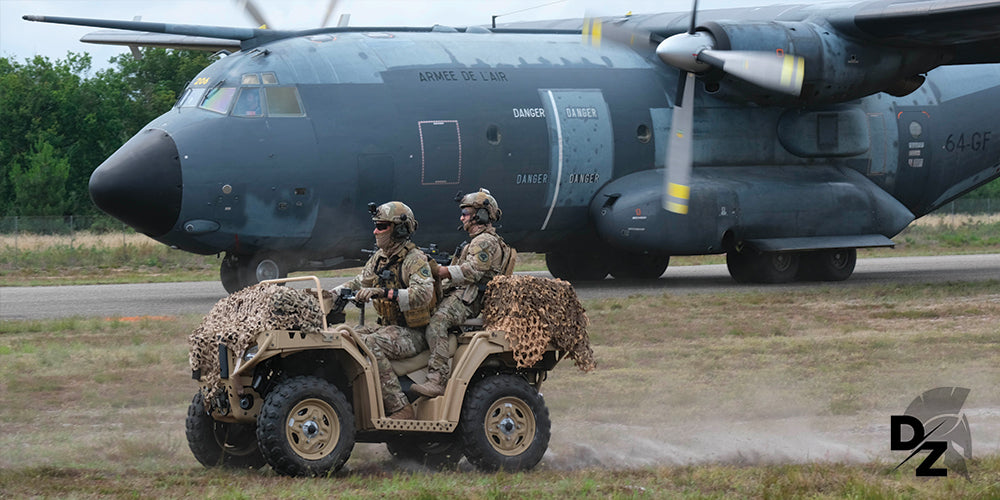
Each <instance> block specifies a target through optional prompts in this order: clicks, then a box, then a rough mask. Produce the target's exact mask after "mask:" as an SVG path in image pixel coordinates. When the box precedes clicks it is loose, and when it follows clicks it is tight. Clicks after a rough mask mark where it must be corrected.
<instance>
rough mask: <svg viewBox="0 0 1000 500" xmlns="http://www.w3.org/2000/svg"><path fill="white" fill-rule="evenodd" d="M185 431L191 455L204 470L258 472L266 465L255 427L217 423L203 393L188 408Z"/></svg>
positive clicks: (195, 396)
mask: <svg viewBox="0 0 1000 500" xmlns="http://www.w3.org/2000/svg"><path fill="white" fill-rule="evenodd" d="M184 430H185V434H187V441H188V447H189V448H191V453H193V454H194V458H196V459H197V460H198V462H200V463H201V464H202V465H204V466H205V467H209V468H211V467H225V468H230V469H259V468H260V467H263V466H264V465H266V464H267V461H266V460H264V455H262V454H261V452H260V448H258V446H257V435H256V434H255V433H254V426H253V425H249V424H233V423H229V422H219V421H217V420H215V419H214V418H212V416H211V415H209V414H208V412H207V411H206V410H205V398H204V396H203V395H202V394H201V391H198V392H197V393H196V394H195V395H194V398H193V399H192V400H191V405H190V406H188V415H187V420H186V421H185V422H184Z"/></svg>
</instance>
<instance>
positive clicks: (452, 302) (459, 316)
mask: <svg viewBox="0 0 1000 500" xmlns="http://www.w3.org/2000/svg"><path fill="white" fill-rule="evenodd" d="M476 309H478V308H477V307H474V306H470V305H469V304H466V303H465V302H463V301H462V299H460V298H459V297H458V294H454V293H453V294H451V295H449V296H447V297H445V298H444V300H442V301H441V303H440V304H439V305H438V308H437V310H435V311H434V315H433V316H431V322H430V323H429V324H428V325H427V332H426V337H427V345H428V346H429V347H430V349H431V357H430V359H429V360H427V371H428V374H427V377H428V378H429V379H431V380H434V379H437V381H438V382H439V383H440V384H441V385H444V384H445V383H447V382H448V377H449V376H451V364H450V362H449V361H450V360H451V353H450V352H448V329H449V328H451V327H453V326H458V325H461V324H462V322H464V321H465V320H466V319H468V318H474V317H476V315H477V314H479V311H477V310H476Z"/></svg>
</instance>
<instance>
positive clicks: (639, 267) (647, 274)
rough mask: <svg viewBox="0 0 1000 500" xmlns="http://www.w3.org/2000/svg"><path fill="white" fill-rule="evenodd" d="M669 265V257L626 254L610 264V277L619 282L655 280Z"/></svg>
mask: <svg viewBox="0 0 1000 500" xmlns="http://www.w3.org/2000/svg"><path fill="white" fill-rule="evenodd" d="M669 265H670V256H669V255H628V254H626V255H622V256H621V257H620V258H618V259H616V260H614V261H612V262H611V276H614V278H615V279H619V280H655V279H658V278H659V277H660V276H662V275H663V273H664V271H666V270H667V266H669Z"/></svg>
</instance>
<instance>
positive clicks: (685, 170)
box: [583, 0, 805, 214]
mask: <svg viewBox="0 0 1000 500" xmlns="http://www.w3.org/2000/svg"><path fill="white" fill-rule="evenodd" d="M697 15H698V0H694V4H693V6H692V7H691V23H690V25H689V27H688V30H687V32H685V33H678V34H676V35H673V36H670V37H668V38H666V39H665V40H663V41H661V42H659V43H658V44H657V45H656V55H657V56H658V57H659V58H660V60H661V61H663V62H664V63H666V64H668V65H670V66H673V67H675V68H677V69H678V70H680V75H679V78H678V85H677V94H676V96H675V99H674V111H673V118H672V121H671V132H670V138H669V140H668V143H667V146H668V147H667V157H666V159H665V161H664V165H665V166H666V175H665V177H664V191H663V193H664V195H663V208H664V209H665V210H669V211H671V212H674V213H677V214H687V213H688V202H689V201H690V198H691V185H690V183H691V170H692V148H693V142H692V141H693V134H692V126H693V122H694V86H695V75H696V74H698V73H704V72H705V71H708V70H709V69H711V68H718V69H720V70H722V72H724V73H725V74H727V75H729V76H731V77H733V78H738V79H740V80H743V81H746V82H749V83H752V84H754V85H757V86H759V87H762V88H765V89H768V90H772V91H774V92H779V93H783V94H790V95H795V96H797V95H799V93H800V92H801V91H802V80H803V77H804V76H805V59H804V58H802V57H799V56H795V55H791V54H785V53H784V52H783V51H780V50H779V51H777V52H762V51H747V50H721V49H716V48H715V44H716V42H715V38H713V37H712V35H711V34H710V33H708V32H706V31H698V30H697ZM620 24H621V23H616V22H605V23H603V26H602V23H601V22H592V21H590V20H587V21H586V22H585V23H584V30H583V34H584V39H585V40H586V41H587V42H588V43H590V44H591V45H594V46H600V39H601V38H605V39H607V40H609V41H612V42H615V43H619V44H626V45H629V46H632V47H635V45H636V44H637V43H638V42H639V41H641V40H649V42H650V43H654V39H653V37H652V36H649V34H648V33H647V34H645V36H644V37H643V36H637V34H636V33H635V32H634V30H628V29H627V28H624V27H621V26H620Z"/></svg>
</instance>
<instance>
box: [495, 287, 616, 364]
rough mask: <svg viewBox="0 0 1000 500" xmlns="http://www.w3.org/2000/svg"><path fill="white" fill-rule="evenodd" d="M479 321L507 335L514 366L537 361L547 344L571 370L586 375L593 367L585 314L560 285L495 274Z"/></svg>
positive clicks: (575, 299)
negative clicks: (565, 356)
mask: <svg viewBox="0 0 1000 500" xmlns="http://www.w3.org/2000/svg"><path fill="white" fill-rule="evenodd" d="M483 322H484V325H485V326H486V328H487V329H490V330H501V331H503V332H505V333H506V334H507V341H508V342H510V345H511V347H512V348H513V350H514V359H515V360H517V366H518V367H520V368H523V367H526V366H531V365H533V364H535V363H536V362H538V361H539V360H540V359H542V355H543V354H545V346H546V345H547V344H548V343H549V341H550V340H551V341H552V343H553V344H555V346H556V348H557V349H560V350H563V351H566V352H567V354H569V357H570V358H572V359H573V361H574V362H575V363H576V366H577V368H579V369H581V370H583V371H585V372H589V371H591V370H593V369H594V368H596V367H597V364H596V362H595V361H594V351H593V350H592V349H591V348H590V339H589V337H588V336H587V324H588V320H587V314H586V312H585V311H584V309H583V306H582V305H581V304H580V300H579V299H578V298H577V296H576V292H575V291H574V290H573V286H572V285H570V284H569V283H568V282H566V281H563V280H560V279H546V278H536V277H534V276H503V275H501V276H497V277H495V278H493V280H491V281H490V284H489V285H488V286H487V287H486V295H485V301H484V303H483Z"/></svg>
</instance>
